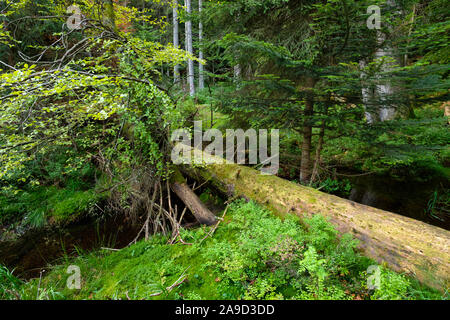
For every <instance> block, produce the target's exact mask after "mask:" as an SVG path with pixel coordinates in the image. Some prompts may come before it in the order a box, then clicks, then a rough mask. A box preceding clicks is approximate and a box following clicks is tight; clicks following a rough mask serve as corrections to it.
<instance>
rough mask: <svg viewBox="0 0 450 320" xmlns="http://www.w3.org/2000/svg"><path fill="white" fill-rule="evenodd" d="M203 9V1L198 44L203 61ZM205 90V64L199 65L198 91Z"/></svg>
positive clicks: (199, 9) (200, 4) (199, 54)
mask: <svg viewBox="0 0 450 320" xmlns="http://www.w3.org/2000/svg"><path fill="white" fill-rule="evenodd" d="M202 9H203V2H202V0H198V12H199V13H200V20H199V23H198V42H199V46H200V49H199V53H198V57H199V58H200V59H203V48H202V42H203V23H202ZM203 88H205V77H204V75H203V64H202V63H200V62H199V63H198V89H199V90H202V89H203Z"/></svg>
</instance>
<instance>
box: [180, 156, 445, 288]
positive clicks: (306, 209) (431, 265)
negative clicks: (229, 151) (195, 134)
mask: <svg viewBox="0 0 450 320" xmlns="http://www.w3.org/2000/svg"><path fill="white" fill-rule="evenodd" d="M192 154H194V153H193V152H192ZM195 154H196V155H198V154H199V153H198V150H197V151H196V152H195ZM203 161H205V162H206V163H213V162H215V163H214V164H207V165H201V166H199V165H195V166H192V165H188V164H184V165H180V168H182V171H183V172H184V173H185V174H187V175H189V176H190V177H192V178H193V179H196V180H197V181H199V182H200V183H205V182H206V181H208V183H209V184H210V185H211V186H212V187H214V188H216V189H217V190H218V191H220V192H222V193H225V194H227V195H228V196H236V197H244V198H246V199H251V200H254V201H256V202H258V203H260V204H262V205H263V206H265V207H267V208H268V209H269V210H270V211H272V212H273V213H275V214H277V215H281V216H283V215H285V214H290V213H292V214H296V215H298V216H300V217H310V216H311V215H314V214H322V215H323V216H325V217H327V218H328V219H329V220H330V222H331V223H333V224H334V225H335V226H336V228H337V229H338V231H339V232H341V233H347V232H350V233H351V234H353V235H354V236H355V237H356V238H357V239H359V240H360V248H361V249H362V250H363V252H364V254H365V255H366V256H368V257H370V258H372V259H374V260H376V261H377V262H379V263H384V262H385V263H387V264H388V265H389V266H390V267H391V268H392V269H393V270H395V271H398V272H405V273H406V274H409V275H412V276H414V277H416V278H417V279H418V280H419V281H420V282H422V283H424V284H426V285H428V286H430V287H433V288H436V289H439V290H441V291H443V290H448V289H449V284H450V250H449V245H450V231H447V230H444V229H441V228H439V227H435V226H432V225H429V224H427V223H424V222H421V221H418V220H414V219H411V218H408V217H404V216H401V215H398V214H395V213H392V212H388V211H384V210H380V209H377V208H373V207H369V206H366V205H362V204H358V203H356V202H353V201H350V200H346V199H342V198H339V197H336V196H333V195H329V194H326V193H323V192H320V191H317V190H315V189H313V188H309V187H305V186H302V185H299V184H296V183H293V182H290V181H287V180H284V179H281V178H279V177H277V176H274V175H262V174H261V173H260V171H258V170H255V169H252V168H249V167H245V166H240V165H237V164H233V163H229V162H226V161H225V160H223V159H222V158H218V157H214V156H211V155H206V154H204V153H203Z"/></svg>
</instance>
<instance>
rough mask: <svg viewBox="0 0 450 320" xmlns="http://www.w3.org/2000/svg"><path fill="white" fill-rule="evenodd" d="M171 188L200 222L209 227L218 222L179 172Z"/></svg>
mask: <svg viewBox="0 0 450 320" xmlns="http://www.w3.org/2000/svg"><path fill="white" fill-rule="evenodd" d="M170 188H171V189H172V191H173V192H175V194H176V195H177V196H178V198H180V199H181V200H182V201H183V202H184V204H185V205H186V207H188V208H189V210H190V211H191V212H192V214H193V215H194V216H195V218H196V219H197V221H198V222H200V223H201V224H206V225H208V226H211V225H213V224H215V223H216V222H217V219H216V216H215V215H214V214H213V213H212V212H211V211H210V210H209V209H208V208H207V207H206V206H205V204H204V203H203V202H202V201H201V200H200V199H199V198H198V197H197V195H196V194H195V193H194V191H192V189H191V188H190V187H189V186H188V185H187V183H186V181H184V178H182V176H181V174H180V173H179V172H175V174H174V179H173V180H172V183H171V185H170Z"/></svg>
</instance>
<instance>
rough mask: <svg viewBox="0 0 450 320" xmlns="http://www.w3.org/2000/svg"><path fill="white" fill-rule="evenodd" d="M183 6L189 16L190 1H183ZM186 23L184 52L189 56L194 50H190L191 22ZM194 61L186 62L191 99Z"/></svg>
mask: <svg viewBox="0 0 450 320" xmlns="http://www.w3.org/2000/svg"><path fill="white" fill-rule="evenodd" d="M184 5H185V6H186V12H187V14H188V15H189V16H190V15H191V12H192V10H191V0H184ZM188 19H189V20H187V21H186V51H187V52H189V53H190V54H191V55H193V54H194V49H193V48H192V21H191V20H190V19H191V18H190V17H188ZM194 80H195V79H194V61H192V59H189V60H188V83H189V94H190V96H191V97H193V96H194V95H195V85H194Z"/></svg>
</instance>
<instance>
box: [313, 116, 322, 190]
mask: <svg viewBox="0 0 450 320" xmlns="http://www.w3.org/2000/svg"><path fill="white" fill-rule="evenodd" d="M324 136H325V120H324V123H322V126H321V127H320V133H319V140H318V142H317V148H316V158H315V160H314V168H313V171H312V174H311V180H310V181H309V185H310V186H311V185H312V184H313V183H314V181H315V179H316V176H317V175H318V173H319V164H320V154H321V152H322V148H323V138H324Z"/></svg>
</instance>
